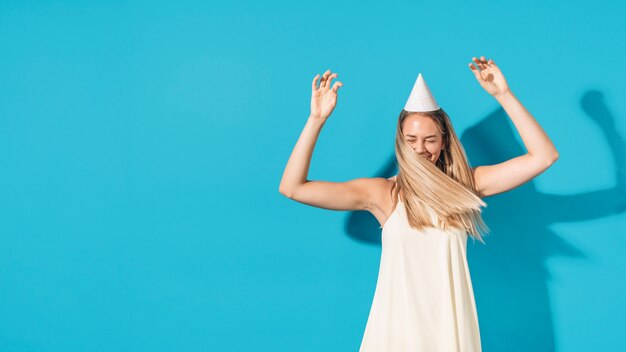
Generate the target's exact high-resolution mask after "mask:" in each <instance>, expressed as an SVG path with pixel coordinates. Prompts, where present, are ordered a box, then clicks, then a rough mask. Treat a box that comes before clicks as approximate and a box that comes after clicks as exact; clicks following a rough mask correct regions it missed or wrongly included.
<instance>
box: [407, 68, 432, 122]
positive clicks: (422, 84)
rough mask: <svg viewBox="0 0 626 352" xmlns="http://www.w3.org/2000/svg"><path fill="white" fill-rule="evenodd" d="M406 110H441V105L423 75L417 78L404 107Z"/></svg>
mask: <svg viewBox="0 0 626 352" xmlns="http://www.w3.org/2000/svg"><path fill="white" fill-rule="evenodd" d="M404 110H406V111H411V112H416V111H421V112H423V111H435V110H439V104H437V101H435V97H433V94H432V93H431V92H430V89H429V88H428V85H426V81H424V78H423V77H422V74H421V73H420V74H419V75H418V76H417V80H416V81H415V85H413V90H412V91H411V95H410V96H409V99H408V100H407V101H406V104H405V105H404Z"/></svg>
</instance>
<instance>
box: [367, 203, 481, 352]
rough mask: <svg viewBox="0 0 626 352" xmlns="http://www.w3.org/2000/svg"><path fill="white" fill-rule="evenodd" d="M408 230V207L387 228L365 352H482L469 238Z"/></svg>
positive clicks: (397, 211) (392, 217) (455, 233)
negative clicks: (467, 247)
mask: <svg viewBox="0 0 626 352" xmlns="http://www.w3.org/2000/svg"><path fill="white" fill-rule="evenodd" d="M429 211H430V213H431V219H432V220H433V227H432V228H428V229H425V230H424V231H417V230H415V229H413V228H411V227H410V226H409V223H408V219H407V216H406V212H405V208H404V203H403V202H402V201H400V200H399V199H398V202H397V206H396V208H395V209H394V211H393V213H392V214H391V215H390V216H389V218H388V219H387V221H386V222H385V224H384V226H383V227H382V254H381V259H380V267H379V273H378V280H377V283H376V290H375V293H374V299H373V302H372V306H371V309H370V313H369V317H368V320H367V325H366V327H365V333H364V335H363V340H362V342H361V347H360V350H359V351H360V352H383V351H385V352H395V351H423V352H439V351H442V352H453V351H454V352H457V351H458V352H461V351H462V352H479V351H481V343H480V331H479V327H478V315H477V312H476V304H475V301H474V292H473V289H472V282H471V279H470V273H469V268H468V265H467V256H466V244H467V238H468V234H467V233H466V232H465V231H463V230H452V231H450V230H449V231H444V230H442V229H439V228H436V227H435V226H436V225H435V224H436V215H435V212H434V211H433V210H432V209H429Z"/></svg>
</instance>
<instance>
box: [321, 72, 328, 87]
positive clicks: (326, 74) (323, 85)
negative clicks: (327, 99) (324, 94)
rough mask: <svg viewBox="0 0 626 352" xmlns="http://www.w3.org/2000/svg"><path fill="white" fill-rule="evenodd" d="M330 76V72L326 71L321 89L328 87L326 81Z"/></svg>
mask: <svg viewBox="0 0 626 352" xmlns="http://www.w3.org/2000/svg"><path fill="white" fill-rule="evenodd" d="M328 76H330V70H326V72H324V74H323V75H322V80H321V81H320V88H324V87H326V79H328Z"/></svg>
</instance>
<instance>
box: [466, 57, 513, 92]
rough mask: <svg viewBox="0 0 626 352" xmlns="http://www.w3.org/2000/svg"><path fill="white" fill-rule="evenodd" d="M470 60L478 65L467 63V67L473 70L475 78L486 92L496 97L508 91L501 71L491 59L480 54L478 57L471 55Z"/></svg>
mask: <svg viewBox="0 0 626 352" xmlns="http://www.w3.org/2000/svg"><path fill="white" fill-rule="evenodd" d="M472 61H474V63H475V64H476V66H478V67H475V66H474V65H472V63H469V68H470V70H472V72H474V76H476V80H478V83H480V86H481V87H483V88H484V89H485V90H486V91H487V93H489V94H491V95H493V96H494V97H497V96H499V95H501V94H504V93H507V92H509V85H508V84H507V83H506V80H505V79H504V75H503V74H502V71H500V68H499V67H498V66H497V65H496V63H495V62H494V61H493V60H492V59H489V60H486V59H485V57H484V56H481V57H480V59H477V58H475V57H473V58H472Z"/></svg>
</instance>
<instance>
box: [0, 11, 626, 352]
mask: <svg viewBox="0 0 626 352" xmlns="http://www.w3.org/2000/svg"><path fill="white" fill-rule="evenodd" d="M624 10H625V6H624V5H623V4H622V2H619V1H612V2H606V1H594V2H588V1H569V2H546V1H517V2H509V3H504V2H502V1H498V2H496V1H480V2H472V3H463V4H461V3H453V2H442V1H433V2H411V3H404V4H401V3H394V4H386V3H383V2H380V1H379V2H372V1H362V2H349V3H337V2H334V1H318V2H308V3H307V2H299V4H297V5H296V4H294V3H293V2H285V3H278V2H274V3H267V2H250V3H245V2H224V3H223V4H215V3H213V2H208V4H207V2H205V1H179V2H176V4H174V2H162V3H158V2H157V1H141V2H140V1H101V2H98V1H74V2H70V1H67V2H62V1H39V2H37V1H2V3H1V4H0V38H2V39H1V41H0V46H1V48H2V54H0V97H1V102H0V350H1V351H252V350H254V351H356V350H357V349H358V346H359V344H360V341H361V337H362V333H363V330H364V328H365V323H366V320H367V315H368V312H369V308H370V304H371V300H372V297H373V293H374V288H375V284H376V275H377V273H378V263H379V256H380V250H381V248H380V237H379V236H380V233H379V229H378V224H377V223H376V222H375V220H374V218H373V217H372V216H371V215H370V214H368V213H365V212H354V213H352V212H336V211H329V210H324V209H319V208H314V207H310V206H306V205H304V204H300V203H297V202H294V201H291V200H289V199H287V198H285V197H283V196H282V195H280V194H279V193H278V184H279V181H280V178H281V176H282V172H283V169H284V166H285V164H286V161H287V159H288V157H289V154H290V153H291V149H292V148H293V146H294V144H295V142H296V140H297V138H298V136H299V134H300V132H301V130H302V128H303V126H304V123H305V121H306V117H307V116H308V112H309V99H310V88H311V80H312V78H313V76H314V75H315V74H317V73H322V72H323V71H325V70H326V69H331V70H333V71H336V72H338V73H339V80H341V81H342V82H343V83H344V86H343V87H342V88H341V89H340V97H339V103H338V106H337V108H336V109H335V112H334V114H333V115H332V116H331V118H330V119H329V121H328V123H327V124H326V125H325V127H324V130H323V131H322V133H321V135H320V138H319V141H318V145H317V147H316V149H315V153H314V155H313V161H312V165H311V168H310V173H309V178H310V179H315V180H328V181H346V180H349V179H352V178H357V177H375V176H385V175H388V176H391V175H393V174H394V170H393V166H394V149H393V139H394V134H395V123H396V119H397V116H398V113H399V111H400V110H401V108H402V107H403V106H404V103H405V101H406V98H407V97H408V94H409V93H410V90H411V88H412V86H413V83H414V82H415V78H416V77H417V74H418V73H419V72H422V74H423V75H424V78H425V79H426V81H427V82H428V84H429V86H430V88H431V90H432V91H433V94H434V95H435V97H436V99H437V100H438V102H439V104H440V105H441V106H442V107H444V109H446V111H447V112H448V113H449V115H450V117H451V119H452V120H453V123H454V126H455V128H456V131H457V133H458V134H459V136H460V137H461V139H462V141H463V143H464V145H465V147H466V150H467V152H468V155H469V156H470V162H471V163H472V164H474V165H479V164H483V163H494V162H499V161H503V160H506V158H510V157H513V156H517V155H519V154H521V153H524V146H523V145H522V144H521V139H520V138H519V135H517V133H516V131H515V130H514V126H513V125H512V123H511V122H510V120H509V119H508V117H507V115H506V114H505V113H504V112H503V110H502V109H501V108H500V107H499V105H498V104H497V102H496V101H495V100H494V99H493V98H491V97H490V96H489V95H488V94H487V93H486V92H485V91H483V90H482V88H481V87H480V86H479V85H478V83H477V82H476V80H475V78H474V76H473V74H472V73H471V72H470V70H469V68H468V66H467V65H468V63H469V62H470V60H471V57H472V56H481V55H484V56H486V57H488V58H493V59H495V61H496V63H498V64H499V66H500V67H501V69H502V70H503V72H504V74H505V76H506V78H507V80H508V82H509V84H510V86H511V88H512V90H513V92H514V93H515V94H516V96H517V97H518V98H519V99H520V100H521V101H522V103H523V104H524V105H525V106H526V107H527V109H528V110H529V111H530V112H531V113H532V114H533V115H534V116H535V118H536V119H537V120H538V121H539V123H540V124H541V125H542V126H543V127H544V129H545V130H546V131H547V133H548V134H549V136H550V137H551V138H552V140H553V141H554V143H555V145H556V146H557V149H558V150H559V152H560V159H559V161H558V162H557V163H556V164H555V165H554V166H553V167H552V168H550V169H549V170H548V171H546V172H545V173H544V174H542V175H540V176H539V177H537V178H536V179H535V180H533V181H531V182H529V183H527V184H526V185H524V186H522V187H520V188H518V189H516V190H514V191H511V192H509V193H505V194H502V195H498V196H494V197H491V198H487V199H486V201H487V203H488V208H487V209H486V210H485V220H486V222H487V224H488V225H489V226H490V227H491V229H492V233H491V235H490V236H489V237H487V239H486V241H487V245H482V244H480V243H478V242H476V243H473V242H472V241H471V240H470V241H468V256H469V261H470V270H471V273H472V278H473V282H474V289H475V294H476V300H477V305H478V314H479V320H480V326H481V333H482V341H483V347H484V350H485V351H531V350H532V351H568V352H569V351H616V350H626V342H625V340H624V339H623V336H622V335H623V331H624V329H625V328H626V323H625V322H624V317H625V316H626V298H625V296H624V292H625V291H626V282H625V281H624V280H623V278H624V277H625V276H626V265H625V264H624V254H623V253H624V250H626V230H625V229H626V205H625V198H626V195H625V193H624V191H623V189H624V184H625V183H626V165H625V164H626V157H625V154H626V147H625V145H626V144H625V142H624V139H625V138H626V103H625V102H626V95H625V90H624V78H625V77H626V68H625V66H624V64H623V58H624V57H625V56H626V47H625V46H624V45H623V38H625V37H626V25H625V24H624V23H625V22H624V21H623V17H624V16H623V14H624V13H625V11H624ZM620 186H622V188H621V189H620Z"/></svg>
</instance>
